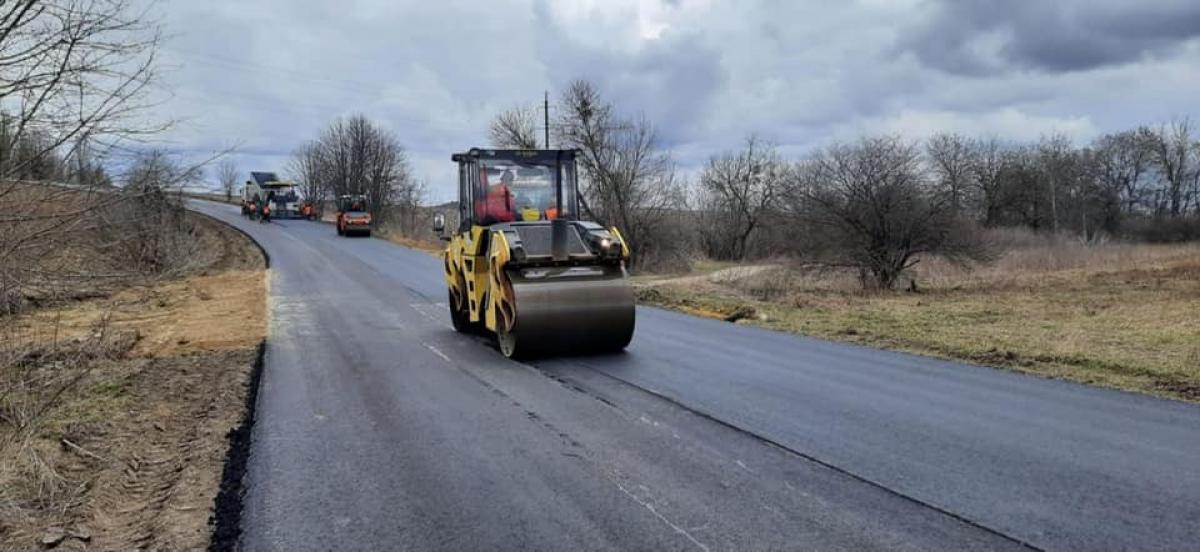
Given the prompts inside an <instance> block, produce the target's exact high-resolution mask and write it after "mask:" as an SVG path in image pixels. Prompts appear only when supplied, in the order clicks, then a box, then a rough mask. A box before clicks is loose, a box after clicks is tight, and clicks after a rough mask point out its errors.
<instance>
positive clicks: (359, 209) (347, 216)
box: [335, 194, 371, 237]
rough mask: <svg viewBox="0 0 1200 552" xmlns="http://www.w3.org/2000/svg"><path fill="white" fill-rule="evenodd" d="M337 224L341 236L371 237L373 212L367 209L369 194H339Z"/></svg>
mask: <svg viewBox="0 0 1200 552" xmlns="http://www.w3.org/2000/svg"><path fill="white" fill-rule="evenodd" d="M335 224H336V226H337V233H338V235H339V236H352V235H360V236H368V237H369V236H370V235H371V213H370V212H369V211H368V210H367V196H364V195H362V194H352V195H342V196H338V198H337V220H336V221H335Z"/></svg>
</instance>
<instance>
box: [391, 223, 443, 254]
mask: <svg viewBox="0 0 1200 552" xmlns="http://www.w3.org/2000/svg"><path fill="white" fill-rule="evenodd" d="M377 234H378V235H379V237H381V238H383V239H385V240H387V241H390V242H392V243H394V244H398V245H402V246H404V247H407V248H409V249H416V250H417V251H424V252H426V253H429V254H431V255H434V256H441V254H442V251H445V250H446V244H445V242H442V241H440V240H431V239H421V238H412V237H408V236H405V235H403V234H401V233H399V232H393V231H390V230H386V229H385V230H380V231H378V232H377Z"/></svg>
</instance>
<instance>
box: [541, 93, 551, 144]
mask: <svg viewBox="0 0 1200 552" xmlns="http://www.w3.org/2000/svg"><path fill="white" fill-rule="evenodd" d="M542 102H543V103H542V114H543V116H544V117H545V119H544V121H545V123H546V126H545V129H546V149H550V91H549V90H547V91H545V96H544V97H543V99H542Z"/></svg>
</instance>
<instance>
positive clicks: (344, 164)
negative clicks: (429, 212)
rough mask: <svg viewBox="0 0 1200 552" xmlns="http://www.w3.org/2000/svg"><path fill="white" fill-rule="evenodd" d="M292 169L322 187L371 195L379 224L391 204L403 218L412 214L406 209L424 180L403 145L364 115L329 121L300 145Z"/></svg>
mask: <svg viewBox="0 0 1200 552" xmlns="http://www.w3.org/2000/svg"><path fill="white" fill-rule="evenodd" d="M291 170H292V171H293V172H296V173H297V174H299V175H301V176H302V177H303V178H304V180H305V181H307V182H308V184H307V185H309V186H315V188H314V190H316V191H318V192H319V193H325V192H328V193H331V194H333V195H334V196H339V195H344V194H363V195H365V196H367V203H368V207H369V208H370V210H371V218H372V221H373V224H375V225H379V224H383V223H386V222H387V220H388V218H389V217H390V216H391V214H392V208H393V207H396V208H398V209H399V212H400V214H401V215H402V216H401V218H402V220H403V219H404V218H405V217H406V216H407V217H408V218H411V216H409V215H406V213H409V212H410V211H411V210H413V209H416V208H417V206H418V205H419V203H420V200H421V199H422V193H423V184H422V183H421V182H419V181H417V180H416V179H415V178H414V177H413V175H412V169H411V167H410V166H409V163H408V154H407V152H406V151H405V149H404V146H402V145H401V144H400V141H399V139H397V138H396V135H395V134H393V133H391V132H389V131H387V130H385V129H383V128H380V127H379V126H376V125H375V124H374V123H372V122H371V121H370V120H369V119H367V118H366V117H364V116H362V115H354V116H351V117H349V118H347V119H338V120H336V121H334V122H333V123H331V124H330V125H329V126H328V127H326V128H325V130H324V131H323V132H322V133H321V135H320V137H318V138H317V140H316V141H314V142H312V143H310V144H308V145H306V146H303V147H302V148H301V149H300V150H299V151H298V153H297V157H296V159H294V160H293V163H292V168H291Z"/></svg>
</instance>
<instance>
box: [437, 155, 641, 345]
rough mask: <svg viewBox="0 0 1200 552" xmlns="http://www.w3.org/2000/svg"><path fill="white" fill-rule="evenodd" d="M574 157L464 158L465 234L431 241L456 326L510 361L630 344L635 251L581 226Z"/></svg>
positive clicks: (460, 158) (461, 200) (616, 235)
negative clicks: (439, 252)
mask: <svg viewBox="0 0 1200 552" xmlns="http://www.w3.org/2000/svg"><path fill="white" fill-rule="evenodd" d="M575 156H576V152H575V151H574V150H500V149H480V148H475V149H471V150H470V151H467V152H465V153H457V154H454V155H453V156H451V159H452V160H453V161H454V162H456V163H458V216H457V217H456V218H457V221H458V226H457V228H454V229H451V230H450V231H449V235H447V228H446V217H445V215H444V214H443V213H438V214H437V215H435V216H434V223H433V227H434V231H435V232H437V233H438V235H439V236H440V237H441V238H442V239H443V240H446V241H448V242H449V243H448V245H447V246H446V250H445V252H444V254H443V260H444V262H443V266H444V269H445V276H446V284H447V286H448V287H449V292H448V302H449V305H450V320H451V323H452V324H453V326H454V329H455V330H457V331H459V332H464V333H468V332H487V333H491V334H493V335H495V338H496V341H497V342H498V344H499V346H500V351H501V353H503V354H504V356H506V357H509V358H528V357H531V356H541V355H547V354H561V353H566V354H573V353H601V352H612V351H619V350H621V349H624V348H625V347H626V346H627V345H628V344H629V341H630V339H632V338H633V328H634V297H633V288H632V286H631V285H630V283H629V280H628V274H627V273H626V271H625V264H626V261H628V259H629V248H628V246H627V244H626V243H625V240H624V239H623V238H622V237H621V233H620V232H619V231H617V229H616V228H615V227H612V228H605V227H604V226H602V225H600V224H597V223H595V222H589V221H586V220H581V219H580V216H579V187H578V179H577V176H576V175H577V171H576V168H575Z"/></svg>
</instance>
